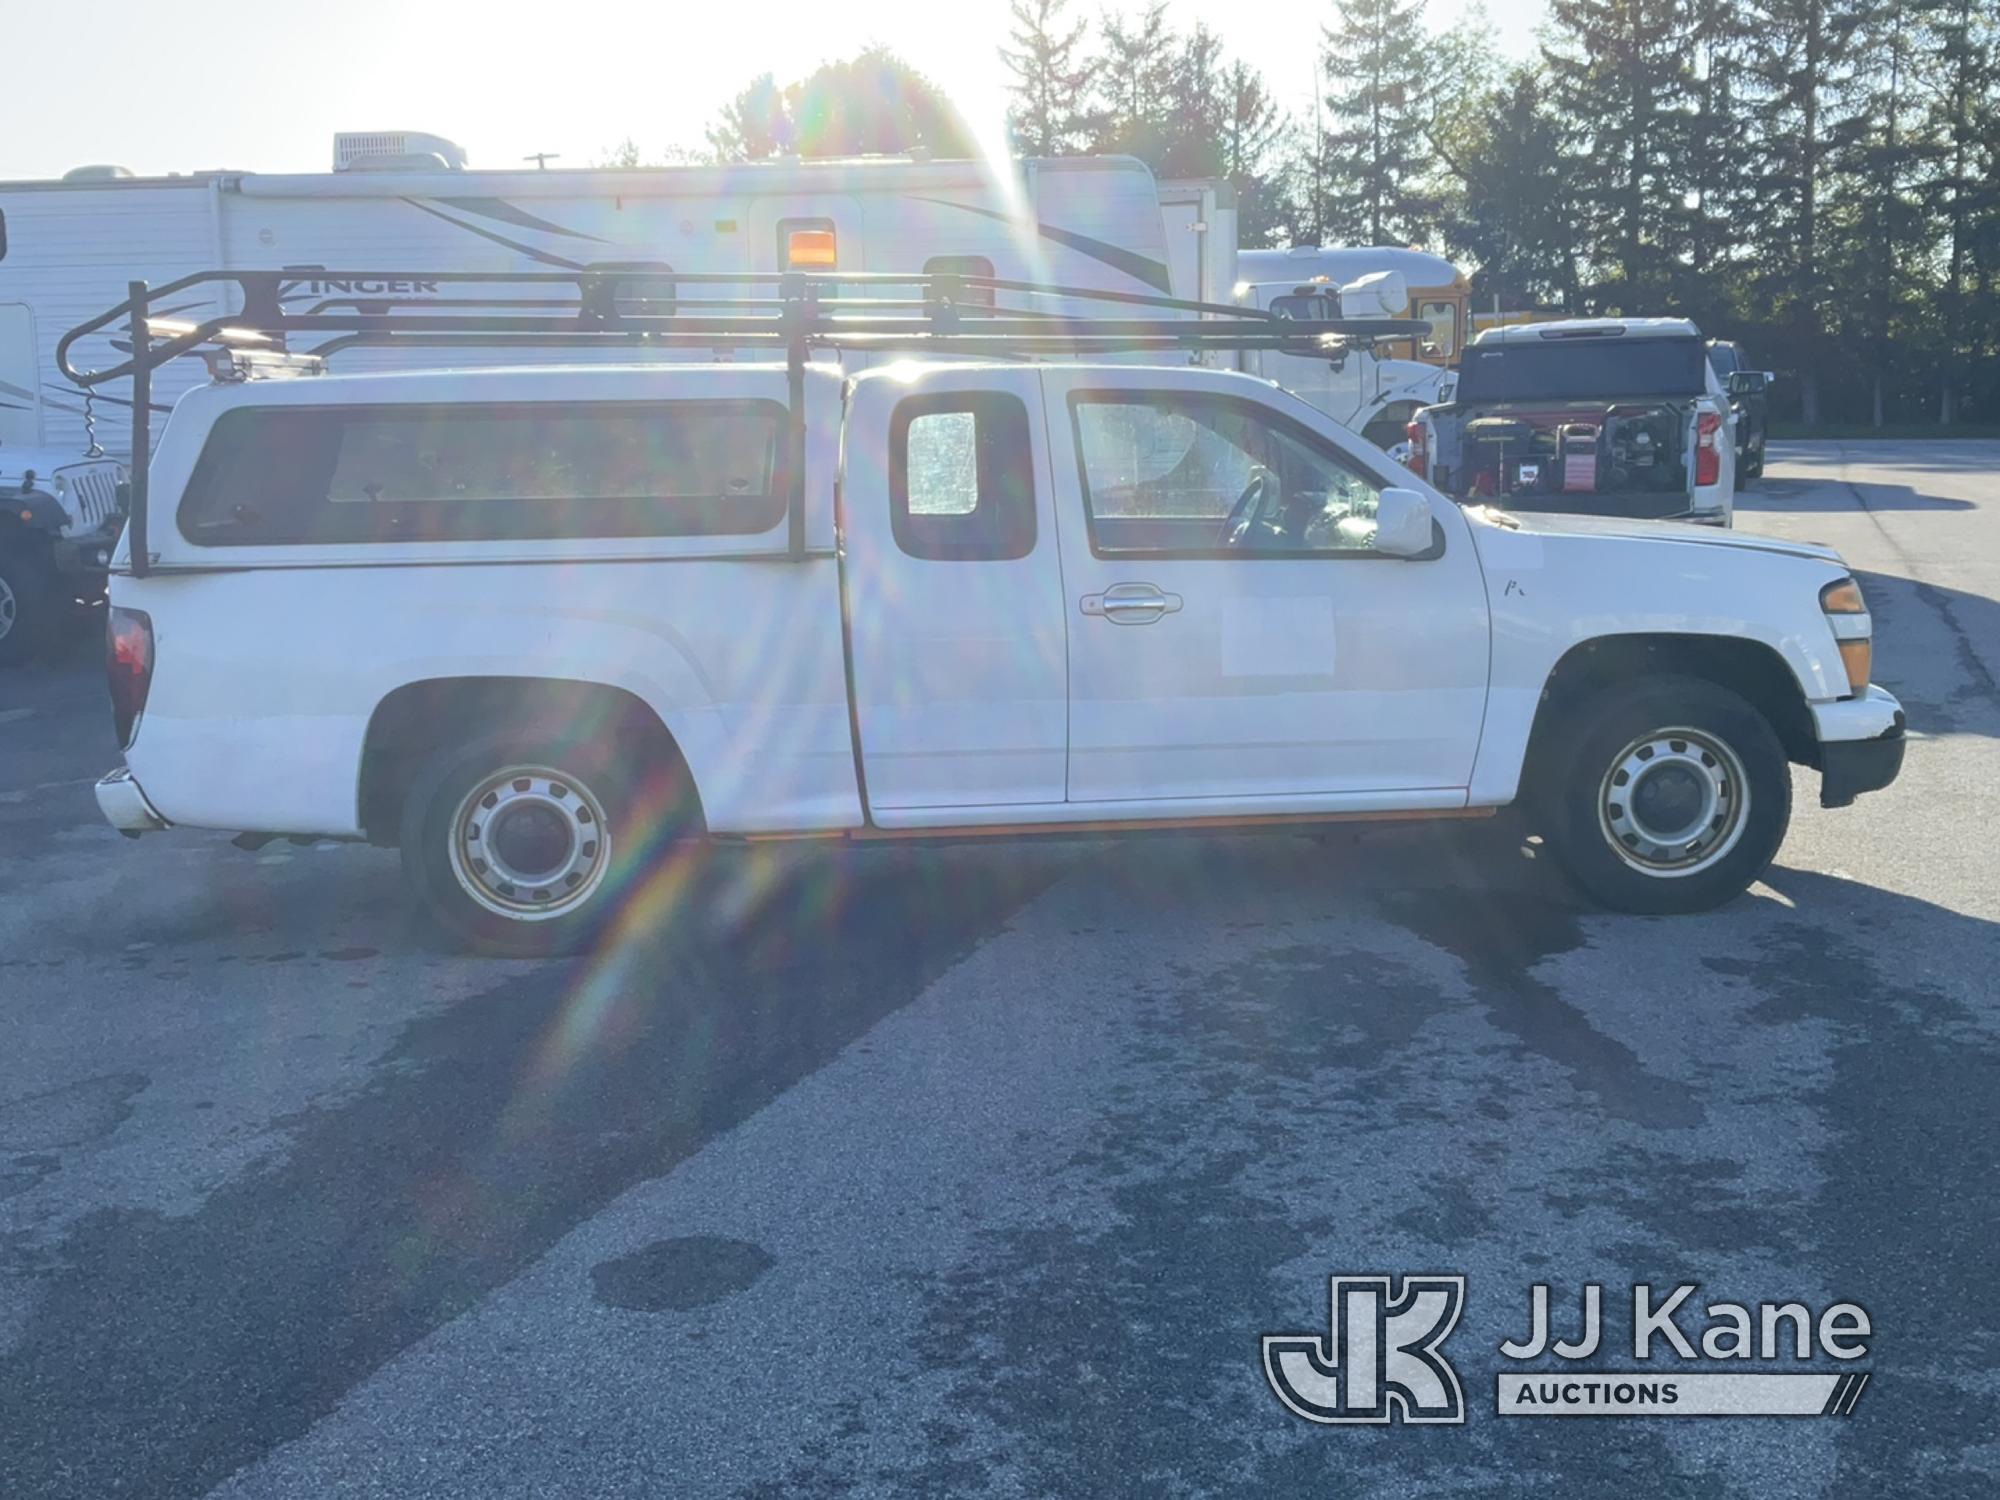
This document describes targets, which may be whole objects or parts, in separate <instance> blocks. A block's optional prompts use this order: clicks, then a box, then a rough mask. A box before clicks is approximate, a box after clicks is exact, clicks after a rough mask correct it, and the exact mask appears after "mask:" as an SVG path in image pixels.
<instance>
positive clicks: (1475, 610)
mask: <svg viewBox="0 0 2000 1500" xmlns="http://www.w3.org/2000/svg"><path fill="white" fill-rule="evenodd" d="M1043 379H1044V389H1045V392H1046V399H1047V412H1048V423H1049V430H1050V433H1051V434H1052V442H1053V444H1054V446H1055V448H1056V449H1057V451H1058V452H1060V453H1061V454H1062V456H1063V459H1062V461H1061V462H1059V463H1058V464H1057V465H1056V505H1057V515H1058V519H1059V522H1060V525H1061V531H1062V554H1063V585H1064V589H1065V605H1066V608H1067V612H1068V620H1069V631H1068V641H1069V702H1070V727H1069V736H1070V750H1069V785H1068V794H1069V799H1070V801H1072V802H1103V803H1112V802H1124V803H1146V802H1158V803H1163V804H1171V803H1181V804H1184V806H1183V808H1182V809H1181V810H1182V811H1185V812H1186V813H1187V814H1189V815H1195V814H1197V813H1200V812H1206V811H1213V810H1223V811H1228V810H1231V808H1232V807H1235V806H1238V805H1240V807H1241V810H1243V811H1261V812H1270V813H1283V812H1291V811H1297V812H1313V811H1323V810H1339V809H1341V808H1343V807H1352V808H1356V809H1362V808H1366V807H1369V806H1397V807H1403V806H1430V807H1446V806H1457V805H1462V803H1463V801H1464V789H1465V787H1466V786H1467V785H1468V783H1469V781H1470V778H1471V772H1472V760H1473V754H1474V751H1475V750H1476V749H1477V746H1478V741H1479V730H1480V724H1481V719H1482V716H1483V712H1484V706H1485V696H1486V676H1487V631H1488V626H1487V610H1486V596H1485V586H1484V583H1483V581H1482V576H1481V573H1480V569H1479V565H1478V561H1477V559H1476V558H1475V557H1474V556H1473V550H1472V539H1471V536H1470V535H1469V533H1468V531H1467V529H1466V527H1465V524H1464V521H1463V519H1462V518H1461V517H1459V516H1458V515H1457V514H1456V513H1455V512H1451V511H1449V509H1448V508H1447V513H1446V514H1444V515H1442V516H1441V517H1440V519H1439V526H1438V533H1439V538H1440V540H1439V544H1438V546H1437V547H1435V548H1434V549H1433V552H1434V555H1431V556H1428V557H1426V558H1423V559H1421V560H1410V559H1402V558H1395V557H1390V556H1387V555H1385V554H1382V553H1378V552H1375V551H1374V550H1373V549H1372V546H1371V539H1372V532H1373V528H1374V520H1373V517H1374V509H1375V502H1376V498H1377V496H1378V495H1379V494H1380V492H1381V491H1382V489H1383V488H1385V487H1388V486H1390V485H1393V484H1394V483H1395V470H1394V468H1393V466H1392V465H1390V463H1389V462H1388V460H1387V459H1385V458H1384V457H1383V456H1382V455H1381V454H1380V453H1379V452H1377V451H1374V450H1371V449H1368V448H1366V447H1364V446H1363V445H1362V443H1361V441H1360V439H1358V438H1357V437H1356V436H1355V435H1354V434H1352V433H1347V432H1344V431H1341V430H1340V429H1338V428H1335V427H1333V425H1332V424H1331V423H1330V422H1328V421H1326V420H1325V419H1324V418H1322V417H1320V416H1319V415H1318V414H1317V413H1314V412H1312V411H1310V410H1308V409H1307V408H1305V407H1304V406H1303V404H1302V403H1299V402H1296V401H1293V400H1291V399H1289V398H1287V397H1285V396H1283V395H1282V394H1275V393H1274V394H1272V395H1270V396H1266V395H1265V394H1264V393H1263V392H1261V391H1258V390H1256V389H1255V388H1253V387H1249V386H1247V384H1246V386H1245V389H1244V391H1243V394H1241V395H1235V394H1222V393H1219V392H1217V391H1216V390H1215V387H1214V384H1213V382H1212V381H1210V382H1207V383H1205V384H1204V383H1203V382H1201V381H1200V379H1199V377H1192V378H1191V377H1190V376H1189V375H1187V374H1184V373H1182V372H1176V371H1168V370H1159V369H1152V370H1148V369H1132V370H1129V371H1125V370H1118V371H1107V370H1089V371H1084V370H1066V369H1061V368H1058V367H1051V368H1049V369H1047V370H1046V371H1045V372H1044V377H1043ZM1225 802H1226V803H1229V804H1231V807H1224V808H1220V809H1217V808H1212V807H1209V806H1207V805H1206V804H1220V803H1225ZM1174 811H1175V809H1174V808H1173V807H1171V806H1163V807H1162V808H1161V809H1159V812H1158V814H1156V815H1171V814H1172V813H1173V812H1174Z"/></svg>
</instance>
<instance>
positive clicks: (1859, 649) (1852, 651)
mask: <svg viewBox="0 0 2000 1500" xmlns="http://www.w3.org/2000/svg"><path fill="white" fill-rule="evenodd" d="M1839 645H1840V660H1841V664H1842V665H1843V666H1845V667H1846V668H1847V686H1848V687H1849V689H1851V690H1852V691H1854V692H1857V693H1859V692H1862V691H1864V690H1866V688H1867V686H1868V677H1869V672H1870V669H1871V668H1873V666H1874V665H1875V643H1874V642H1873V641H1868V640H1861V641H1841V642H1839Z"/></svg>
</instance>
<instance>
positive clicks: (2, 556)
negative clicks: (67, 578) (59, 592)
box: [0, 541, 56, 666]
mask: <svg viewBox="0 0 2000 1500" xmlns="http://www.w3.org/2000/svg"><path fill="white" fill-rule="evenodd" d="M0 580H4V581H5V582H6V585H7V588H8V591H9V592H10V593H11V594H12V595H13V598H14V624H13V627H12V628H11V629H10V630H8V631H7V633H6V634H5V635H0V666H11V665H14V664H15V663H18V662H25V661H27V660H29V659H30V658H32V657H33V656H34V655H35V654H36V651H37V649H38V648H39V647H40V646H41V644H42V642H43V641H44V640H45V639H46V638H47V637H48V634H49V629H50V626H51V624H52V623H53V617H54V610H55V604H56V588H55V570H54V565H53V564H52V563H51V562H50V561H49V559H48V557H47V555H46V553H45V551H43V550H41V549H38V548H36V547H34V546H32V545H30V546H25V547H24V546H21V545H19V543H18V542H15V543H11V544H10V543H8V542H5V541H0Z"/></svg>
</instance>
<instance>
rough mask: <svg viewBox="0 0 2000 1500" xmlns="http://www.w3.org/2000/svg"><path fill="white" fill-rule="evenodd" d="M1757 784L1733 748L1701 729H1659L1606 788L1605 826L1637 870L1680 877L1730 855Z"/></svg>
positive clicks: (1623, 758)
mask: <svg viewBox="0 0 2000 1500" xmlns="http://www.w3.org/2000/svg"><path fill="white" fill-rule="evenodd" d="M1749 813H1750V783H1749V778H1748V777H1746V776H1745V775H1744V773H1743V762H1742V759H1741V758H1740V757H1739V756H1738V755H1737V754H1736V752H1735V751H1734V750H1733V749H1731V748H1730V747H1729V745H1728V744H1727V743H1726V742H1725V741H1723V740H1720V739H1718V738H1716V737H1715V736H1714V735H1712V734H1707V733H1705V732H1703V731H1702V730H1699V729H1655V730H1650V731H1648V732H1647V733H1645V734H1642V735H1640V736H1639V737H1638V738H1637V739H1635V740H1633V741H1632V742H1631V743H1630V744H1628V745H1627V746H1626V747H1625V748H1624V749H1623V750H1621V751H1619V752H1618V754H1617V755H1615V756H1613V757H1612V760H1611V766H1610V768H1609V769H1608V770H1607V771H1606V772H1605V773H1604V779H1603V781H1602V782H1601V783H1599V786H1598V793H1597V824H1598V830H1599V832H1601V833H1602V834H1603V836H1604V841H1605V843H1607V844H1608V845H1610V847H1611V849H1612V852H1613V853H1615V854H1616V855H1617V856H1618V857H1619V858H1620V859H1621V860H1623V861H1624V862H1625V863H1626V864H1627V865H1629V866H1630V867H1631V868H1633V869H1635V870H1638V871H1640V872H1641V873H1643V874H1646V875H1652V876H1656V877H1660V878H1664V879H1676V878H1680V877H1683V876H1687V875H1694V874H1697V873H1699V872H1700V871H1702V870H1706V869H1708V868H1710V867H1711V866H1713V865H1714V864H1716V863H1717V862H1718V861H1719V860H1722V859H1724V858H1726V857H1727V856H1728V854H1729V851H1730V850H1732V849H1734V848H1735V847H1736V845H1737V844H1738V843H1739V842H1740V841H1741V840H1742V837H1743V830H1744V827H1745V825H1746V824H1747V822H1748V820H1749Z"/></svg>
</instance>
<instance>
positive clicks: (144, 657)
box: [104, 604, 153, 750]
mask: <svg viewBox="0 0 2000 1500" xmlns="http://www.w3.org/2000/svg"><path fill="white" fill-rule="evenodd" d="M104 672H105V676H106V678H107V679H108V680H109V682H110V684H111V724H112V727H113V728H114V729H116V730H117V731H118V746H119V748H120V749H121V750H122V749H125V748H127V747H128V746H130V745H131V743H132V738H133V736H134V735H136V734H137V733H138V732H139V715H140V714H142V713H144V712H145V711H146V693H147V692H148V690H149V689H151V687H152V686H153V620H152V617H151V616H150V615H148V614H147V613H146V612H145V611H144V610H142V609H120V608H119V607H118V606H117V605H115V604H114V605H113V606H112V607H111V613H110V616H109V618H108V619H107V620H106V621H105V626H104Z"/></svg>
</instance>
